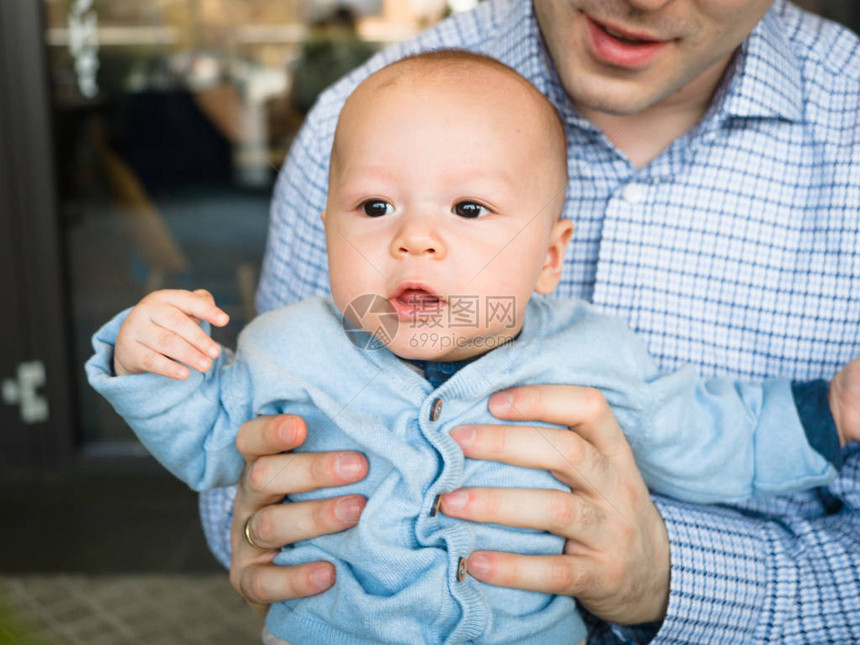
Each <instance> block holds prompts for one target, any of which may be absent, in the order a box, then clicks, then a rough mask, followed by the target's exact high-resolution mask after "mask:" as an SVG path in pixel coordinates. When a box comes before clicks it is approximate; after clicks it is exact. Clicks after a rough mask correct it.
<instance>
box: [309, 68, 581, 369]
mask: <svg viewBox="0 0 860 645" xmlns="http://www.w3.org/2000/svg"><path fill="white" fill-rule="evenodd" d="M492 76H493V74H492V73H490V74H489V77H481V78H476V79H475V82H474V83H469V84H464V83H451V82H447V83H446V82H444V81H440V80H433V79H431V80H430V82H422V83H421V84H418V83H415V82H412V81H410V80H409V79H408V78H405V79H403V78H401V79H398V80H397V82H396V83H395V84H394V85H393V86H385V87H375V88H373V89H372V90H371V91H365V92H364V93H362V94H359V93H357V94H356V95H355V96H354V97H353V99H354V100H353V99H351V103H350V104H348V106H347V108H346V109H345V112H344V115H343V116H342V117H341V124H340V126H339V130H338V135H337V137H338V138H337V143H336V144H335V150H334V151H333V153H332V173H331V177H330V184H329V195H328V204H327V209H326V212H325V213H324V214H323V219H324V222H325V227H326V240H327V245H328V257H329V273H330V279H331V289H332V296H333V298H334V301H335V304H336V305H337V307H338V309H339V310H340V311H341V312H343V311H345V310H346V307H347V306H348V305H349V303H350V302H353V301H354V300H355V299H356V298H359V297H361V296H363V295H365V294H376V295H380V296H382V298H384V300H385V301H387V306H388V307H389V308H390V313H391V314H392V315H396V317H397V319H398V325H397V332H396V334H395V336H394V338H393V339H391V341H390V342H389V343H388V348H389V349H390V350H391V351H393V352H394V353H395V354H397V355H398V356H401V357H404V358H419V359H427V360H443V361H450V360H461V359H463V358H467V357H470V356H474V355H478V354H482V353H484V352H486V351H488V350H490V349H493V348H494V347H498V346H499V345H501V344H503V343H504V342H505V341H506V340H509V339H511V338H513V337H514V336H516V334H517V333H518V332H519V330H520V328H521V327H522V324H523V315H524V312H525V308H526V304H527V302H528V300H529V297H530V296H531V294H532V292H533V291H539V292H541V293H548V292H550V291H552V289H553V288H555V285H556V284H557V282H558V277H559V275H560V270H561V265H562V263H563V256H564V248H565V246H566V244H567V241H568V239H569V237H570V232H571V230H572V227H571V225H570V222H569V221H568V220H561V221H559V220H558V213H559V212H560V210H561V205H562V204H563V201H564V189H565V183H566V174H565V171H564V168H563V159H562V160H560V157H562V156H563V153H562V155H560V154H554V151H558V150H559V148H558V147H557V146H556V147H553V146H551V145H547V138H548V137H552V136H558V132H557V130H554V129H553V126H552V125H551V122H548V119H547V117H546V116H545V114H543V113H542V112H541V110H540V109H539V108H538V104H537V101H536V100H535V99H534V98H533V97H530V96H528V95H527V93H526V92H525V91H524V88H522V86H521V85H520V84H519V83H517V82H516V81H515V80H510V79H507V82H505V79H504V78H502V79H501V80H499V79H493V78H492ZM499 76H503V75H502V74H499ZM425 81H426V79H425ZM361 91H362V88H360V89H359V92H361ZM353 322H356V321H353ZM379 323H380V319H379V318H378V317H377V316H373V315H371V316H367V317H365V318H364V319H362V320H361V326H362V327H363V328H364V329H365V330H366V331H368V332H371V333H372V332H373V331H374V330H375V329H376V328H377V327H378V325H379Z"/></svg>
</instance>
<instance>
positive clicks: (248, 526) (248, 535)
mask: <svg viewBox="0 0 860 645" xmlns="http://www.w3.org/2000/svg"><path fill="white" fill-rule="evenodd" d="M252 517H253V515H249V516H248V519H247V520H245V531H244V533H245V542H247V543H248V544H250V545H251V546H252V547H254V548H255V549H257V550H258V551H271V549H267V548H266V547H264V546H260V545H259V544H257V543H256V542H254V539H253V538H252V537H251V518H252Z"/></svg>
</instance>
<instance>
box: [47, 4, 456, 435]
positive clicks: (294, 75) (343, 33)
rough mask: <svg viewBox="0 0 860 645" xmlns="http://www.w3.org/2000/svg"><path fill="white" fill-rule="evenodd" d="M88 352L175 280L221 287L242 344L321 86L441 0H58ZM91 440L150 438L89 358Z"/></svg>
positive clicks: (77, 346) (56, 92)
mask: <svg viewBox="0 0 860 645" xmlns="http://www.w3.org/2000/svg"><path fill="white" fill-rule="evenodd" d="M43 7H44V15H45V28H46V33H45V41H46V46H47V48H48V53H49V61H50V78H51V85H52V95H53V116H54V121H55V140H56V146H57V156H56V159H57V174H58V178H59V185H60V201H61V218H62V224H63V231H64V237H65V248H66V256H67V257H66V260H67V266H68V283H69V287H70V294H71V296H70V297H71V304H72V311H73V315H74V321H73V328H72V329H71V330H70V333H71V335H72V337H73V346H74V353H75V364H76V365H77V366H81V365H82V364H83V362H84V361H85V360H86V358H87V357H88V356H89V354H90V351H91V350H90V347H89V337H90V335H91V334H92V333H93V332H94V331H95V329H96V328H97V327H98V326H99V325H100V324H102V323H103V322H105V321H106V320H107V319H108V318H110V316H112V315H114V314H115V313H117V312H118V311H120V310H121V309H123V308H125V307H128V306H131V305H133V304H134V303H135V302H137V301H138V300H139V299H140V298H141V297H142V296H143V295H144V294H145V293H147V292H148V291H151V290H153V289H160V288H186V289H193V288H205V289H208V290H210V291H211V292H212V293H213V294H214V295H215V298H216V300H217V301H218V303H219V305H220V306H221V307H222V308H223V309H225V310H226V311H227V312H228V313H229V314H230V316H231V318H232V322H231V324H230V325H229V327H228V328H227V329H225V330H216V331H215V334H214V335H215V337H216V339H217V340H219V341H220V342H222V343H224V344H226V345H227V346H235V336H236V334H237V333H238V331H239V330H240V329H241V328H242V327H243V326H244V325H245V324H246V323H247V321H248V320H249V319H250V318H251V317H252V316H253V315H254V308H253V296H254V290H255V288H256V282H257V275H258V272H259V266H260V260H261V257H262V253H263V250H264V243H265V236H266V227H267V220H268V206H269V199H270V196H271V190H272V186H273V182H274V179H275V177H276V175H277V171H278V169H279V168H280V165H281V163H282V162H283V160H284V158H285V156H286V154H287V151H288V149H289V145H290V143H291V141H292V138H293V137H294V136H295V134H296V132H297V130H298V128H299V127H300V125H301V123H302V120H303V119H304V116H305V114H306V113H307V111H308V110H309V109H310V106H311V105H312V104H313V102H314V100H315V98H316V96H317V94H318V93H319V92H320V91H321V90H322V89H323V88H324V87H326V86H327V85H328V84H330V83H331V82H333V81H334V80H336V79H337V78H339V77H340V76H342V75H343V74H344V73H346V72H347V71H348V70H349V69H351V68H352V67H354V66H355V65H358V64H360V63H361V62H363V61H364V60H365V59H366V58H367V57H369V56H370V55H371V54H372V53H373V52H374V51H376V50H377V49H378V48H379V47H381V46H383V45H385V44H388V43H390V42H394V41H396V40H400V39H402V38H406V37H410V36H412V35H414V34H415V33H417V32H418V31H420V30H421V29H423V28H425V27H427V26H430V25H431V24H433V23H434V22H436V21H437V20H439V19H440V18H441V17H442V15H443V14H444V13H445V12H446V11H447V6H446V4H445V2H444V1H439V0H412V1H409V0H401V1H399V2H397V1H393V0H354V1H353V2H350V3H341V2H335V1H333V0H331V1H319V0H317V1H314V2H311V1H308V2H300V1H298V0H277V1H274V0H44V1H43ZM76 377H77V380H78V399H79V409H80V413H81V417H82V418H81V424H80V425H81V428H82V431H83V437H82V438H83V440H84V444H85V446H87V447H89V448H91V449H95V450H101V451H105V450H111V449H118V450H120V451H128V450H136V449H137V448H136V442H135V440H134V437H133V435H132V434H131V432H130V430H128V429H127V428H126V427H125V424H124V423H123V422H122V421H121V420H120V419H119V418H118V417H117V416H116V415H114V414H113V412H112V411H111V410H110V409H109V408H108V406H107V404H106V403H105V402H103V401H102V400H101V399H100V398H99V397H97V396H95V395H94V393H92V392H91V390H90V389H89V387H87V385H86V383H85V380H84V376H83V370H82V369H77V370H76Z"/></svg>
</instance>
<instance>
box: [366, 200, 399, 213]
mask: <svg viewBox="0 0 860 645" xmlns="http://www.w3.org/2000/svg"><path fill="white" fill-rule="evenodd" d="M361 210H363V211H364V214H365V215H367V216H368V217H381V216H383V215H389V214H391V213H393V212H394V206H392V205H391V204H389V203H388V202H386V201H385V200H382V199H369V200H367V201H366V202H364V203H363V204H362V205H361Z"/></svg>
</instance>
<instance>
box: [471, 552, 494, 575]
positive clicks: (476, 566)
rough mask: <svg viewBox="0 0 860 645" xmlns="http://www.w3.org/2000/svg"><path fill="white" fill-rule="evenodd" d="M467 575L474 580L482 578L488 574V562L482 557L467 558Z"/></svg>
mask: <svg viewBox="0 0 860 645" xmlns="http://www.w3.org/2000/svg"><path fill="white" fill-rule="evenodd" d="M469 573H470V574H472V575H473V576H474V577H476V578H482V577H484V576H486V575H487V574H488V573H490V561H489V560H487V558H486V557H484V556H483V555H472V556H471V557H470V558H469Z"/></svg>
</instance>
